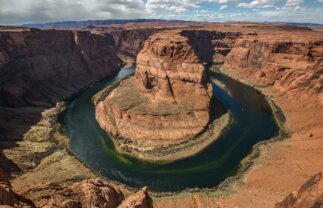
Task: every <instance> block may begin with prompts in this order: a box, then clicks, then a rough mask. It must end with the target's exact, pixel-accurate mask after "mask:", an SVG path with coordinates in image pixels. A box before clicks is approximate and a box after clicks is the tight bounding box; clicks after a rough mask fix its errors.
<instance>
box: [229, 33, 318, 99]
mask: <svg viewBox="0 0 323 208" xmlns="http://www.w3.org/2000/svg"><path fill="white" fill-rule="evenodd" d="M322 57H323V40H322V39H320V37H319V36H318V37H315V36H309V37H307V36H303V37H299V38H298V39H294V40H293V39H291V38H290V37H288V36H287V35H277V36H271V37H268V36H266V35H261V36H257V35H256V36H250V35H246V36H244V37H242V38H240V39H239V40H238V41H237V42H236V44H235V46H234V48H233V49H232V51H231V52H230V53H229V54H228V56H227V57H226V61H225V65H224V66H225V67H228V68H230V69H233V70H236V71H237V72H239V70H240V71H241V70H245V71H248V72H249V73H250V76H252V77H253V78H254V82H255V83H257V84H258V85H262V86H269V85H275V86H276V87H277V88H279V89H281V90H282V91H286V90H293V89H296V88H299V89H303V90H306V91H308V92H310V93H315V94H316V93H319V92H321V90H322V86H323V85H322V83H323V77H322V72H323V65H322V61H323V60H322Z"/></svg>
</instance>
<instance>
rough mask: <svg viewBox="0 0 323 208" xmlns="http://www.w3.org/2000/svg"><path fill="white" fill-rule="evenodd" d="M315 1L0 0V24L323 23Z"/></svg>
mask: <svg viewBox="0 0 323 208" xmlns="http://www.w3.org/2000/svg"><path fill="white" fill-rule="evenodd" d="M280 2H283V3H282V5H283V6H281V7H280V8H279V7H278V6H279V5H281V3H280ZM318 2H323V0H311V3H309V2H307V1H304V0H0V25H15V24H16V25H17V24H24V23H44V22H57V21H68V20H79V21H80V20H88V19H92V20H95V19H133V18H155V19H156V18H157V19H179V20H195V21H238V20H239V21H240V20H241V21H297V22H316V23H322V19H323V13H322V12H321V11H322V6H323V5H322V4H319V3H318ZM314 3H316V4H314ZM228 5H231V7H230V10H227V9H226V8H228ZM318 5H322V6H321V7H320V6H318ZM217 8H219V9H217Z"/></svg>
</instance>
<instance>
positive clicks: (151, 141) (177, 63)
mask: <svg viewBox="0 0 323 208" xmlns="http://www.w3.org/2000/svg"><path fill="white" fill-rule="evenodd" d="M106 94H107V96H103V97H101V100H99V101H101V102H99V103H98V104H97V107H96V118H97V121H98V122H99V124H100V126H101V127H102V128H103V129H104V130H105V131H107V132H108V133H109V134H110V135H112V137H114V138H117V139H115V140H114V143H115V144H116V146H117V148H119V149H120V150H121V151H125V152H128V153H130V154H132V155H133V154H134V152H136V153H135V154H134V155H136V156H137V157H139V158H145V156H147V154H149V152H155V153H156V154H160V156H161V155H164V153H166V152H167V151H168V153H169V154H172V153H171V150H170V149H169V148H171V147H174V146H177V145H180V144H183V143H187V142H188V141H189V140H190V139H193V138H195V137H196V136H197V135H198V134H200V133H202V132H203V131H204V130H205V129H206V128H207V126H208V124H209V121H210V108H211V106H212V100H213V99H212V97H213V96H212V87H211V85H210V83H209V82H208V79H207V76H206V71H205V68H204V65H203V64H202V63H201V60H200V58H199V57H198V55H197V54H196V52H195V50H194V48H193V47H192V46H191V45H190V44H189V39H188V37H185V36H182V35H181V33H180V32H179V31H172V32H170V31H167V32H160V33H157V34H155V35H153V36H151V37H150V38H149V39H148V40H147V41H146V42H145V45H144V48H143V49H142V50H141V52H140V53H139V54H138V57H137V68H136V73H135V76H134V77H130V78H128V79H126V80H123V81H122V82H120V83H119V84H118V87H116V88H115V89H111V90H110V91H109V93H106ZM185 148H186V147H181V149H185ZM174 150H175V149H172V151H174ZM176 151H178V149H177V150H176ZM150 156H152V155H150ZM161 157H162V156H161ZM161 157H156V160H160V159H161V160H163V159H162V158H161ZM178 157H183V156H179V155H178V156H176V157H175V156H174V158H172V159H178ZM153 158H154V157H153ZM172 159H170V158H168V159H167V160H172Z"/></svg>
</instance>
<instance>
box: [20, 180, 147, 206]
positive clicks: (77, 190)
mask: <svg viewBox="0 0 323 208" xmlns="http://www.w3.org/2000/svg"><path fill="white" fill-rule="evenodd" d="M23 195H24V196H25V197H27V198H28V199H31V201H32V202H33V203H34V205H35V206H36V207H84V208H91V207H100V208H116V207H123V208H139V207H140V208H141V207H142V208H151V207H152V203H151V199H150V197H149V196H148V192H147V188H144V189H143V190H140V191H138V192H137V193H134V194H132V195H130V196H128V197H127V198H126V199H125V197H124V194H123V192H122V191H121V190H120V189H119V188H117V187H115V186H112V185H111V184H109V183H108V182H106V181H104V180H102V179H100V178H97V179H90V180H84V181H81V182H77V183H74V184H72V185H60V184H42V185H36V186H34V187H31V188H29V189H28V190H26V191H25V192H24V193H23Z"/></svg>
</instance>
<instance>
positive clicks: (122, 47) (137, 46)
mask: <svg viewBox="0 0 323 208" xmlns="http://www.w3.org/2000/svg"><path fill="white" fill-rule="evenodd" d="M159 30H161V29H154V28H143V29H117V30H111V31H109V33H110V34H111V35H112V37H113V39H114V43H115V46H116V47H117V48H118V50H119V51H121V52H122V53H125V54H127V55H128V56H131V57H136V56H137V54H138V53H139V52H140V50H141V49H142V48H143V47H144V43H145V41H146V40H147V39H148V38H149V36H151V35H152V34H154V33H156V32H158V31H159Z"/></svg>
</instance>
